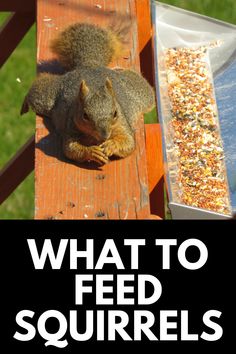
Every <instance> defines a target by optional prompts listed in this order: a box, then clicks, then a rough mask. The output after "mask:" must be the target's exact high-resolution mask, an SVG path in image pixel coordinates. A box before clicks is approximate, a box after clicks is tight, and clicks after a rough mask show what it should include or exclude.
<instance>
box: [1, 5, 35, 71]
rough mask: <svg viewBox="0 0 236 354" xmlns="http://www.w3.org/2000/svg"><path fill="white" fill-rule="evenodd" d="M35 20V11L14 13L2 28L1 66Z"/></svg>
mask: <svg viewBox="0 0 236 354" xmlns="http://www.w3.org/2000/svg"><path fill="white" fill-rule="evenodd" d="M34 21H35V13H34V12H22V13H18V12H17V13H13V14H11V15H10V16H9V18H8V19H7V20H6V22H5V23H4V24H3V26H2V27H1V28H0V48H1V51H0V67H1V66H2V65H3V64H4V63H5V61H6V60H7V59H8V57H9V56H10V55H11V53H12V52H13V51H14V49H15V48H16V46H17V45H18V44H19V42H20V41H21V40H22V38H23V37H24V35H25V34H26V33H27V31H28V30H29V29H30V27H31V26H32V25H33V23H34Z"/></svg>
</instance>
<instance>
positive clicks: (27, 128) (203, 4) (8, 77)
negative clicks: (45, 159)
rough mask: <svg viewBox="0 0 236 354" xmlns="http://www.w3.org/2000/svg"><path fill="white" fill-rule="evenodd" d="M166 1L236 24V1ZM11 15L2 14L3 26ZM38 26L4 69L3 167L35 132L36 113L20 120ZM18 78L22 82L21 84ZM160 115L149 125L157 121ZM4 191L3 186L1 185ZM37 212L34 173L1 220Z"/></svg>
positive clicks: (0, 209)
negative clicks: (35, 209)
mask: <svg viewBox="0 0 236 354" xmlns="http://www.w3.org/2000/svg"><path fill="white" fill-rule="evenodd" d="M162 2H164V3H167V4H170V5H174V6H177V7H182V8H184V9H187V10H190V11H195V12H198V13H200V14H203V15H207V16H210V17H215V18H217V19H220V20H223V21H227V22H231V23H233V24H236V1H235V0H224V1H223V0H163V1H162ZM6 16H7V14H3V13H1V14H0V26H1V24H2V23H3V21H4V20H5V19H6ZM35 51H36V48H35V26H34V27H33V28H32V29H31V30H30V31H29V32H28V34H27V35H26V36H25V38H24V39H23V40H22V42H21V43H20V45H19V46H18V48H17V49H16V50H15V52H14V53H13V54H12V56H11V57H10V59H9V60H8V61H7V63H6V64H5V65H4V66H3V67H2V68H1V70H0V137H1V139H0V151H1V153H0V168H2V167H3V166H4V164H5V163H6V162H7V161H8V160H9V159H10V158H11V157H12V156H13V155H14V153H15V152H16V151H17V150H18V149H19V148H20V146H21V145H22V144H24V142H25V141H26V140H27V139H28V138H29V137H30V136H31V135H32V134H33V133H34V127H35V118H34V114H32V113H31V114H27V115H26V116H25V117H20V115H19V111H20V108H21V103H22V101H23V98H24V96H25V94H26V93H27V90H28V89H29V87H30V85H31V82H32V80H33V78H34V77H35V67H36V64H35ZM17 78H19V79H20V80H21V82H20V83H19V82H18V81H17ZM156 119H157V118H156V112H155V110H153V111H152V112H151V113H149V114H147V115H145V122H146V123H152V122H155V121H156ZM0 188H1V186H0ZM33 210H34V176H33V173H32V174H31V175H30V176H29V177H28V178H27V179H26V180H25V181H24V182H23V183H22V184H21V185H20V186H19V187H18V188H17V189H16V190H15V192H14V193H12V195H11V196H10V197H9V198H8V199H7V200H6V201H5V202H4V203H3V204H2V205H1V206H0V219H30V218H32V217H33Z"/></svg>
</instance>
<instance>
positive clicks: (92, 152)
mask: <svg viewBox="0 0 236 354" xmlns="http://www.w3.org/2000/svg"><path fill="white" fill-rule="evenodd" d="M88 160H93V161H96V162H97V163H99V164H101V165H103V164H106V163H108V161H109V159H108V156H107V155H106V154H105V153H104V151H103V148H101V147H100V146H90V147H89V149H88Z"/></svg>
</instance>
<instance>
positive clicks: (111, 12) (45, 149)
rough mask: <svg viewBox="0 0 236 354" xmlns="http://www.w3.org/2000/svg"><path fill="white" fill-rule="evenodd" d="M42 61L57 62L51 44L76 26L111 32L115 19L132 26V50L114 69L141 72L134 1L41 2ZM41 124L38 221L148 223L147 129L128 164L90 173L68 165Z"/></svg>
mask: <svg viewBox="0 0 236 354" xmlns="http://www.w3.org/2000/svg"><path fill="white" fill-rule="evenodd" d="M37 4H38V8H37V14H38V18H37V25H38V26H37V27H38V61H45V60H50V59H53V56H52V53H51V52H50V51H49V45H48V44H49V42H50V40H51V39H52V38H53V37H54V36H55V35H56V34H57V33H58V31H59V30H61V29H63V28H65V27H66V26H68V25H69V24H71V23H74V22H85V21H86V22H89V23H97V24H99V25H101V26H106V25H107V24H108V23H109V22H110V21H111V17H112V16H114V17H115V18H117V19H119V20H120V19H121V20H127V19H128V21H130V24H131V30H130V46H129V47H128V48H127V54H126V55H125V56H124V57H123V58H121V59H120V60H119V61H117V62H116V63H113V64H114V65H119V66H121V67H132V68H135V69H139V55H138V46H137V23H136V7H135V1H133V0H119V1H105V0H96V1H93V0H90V1H85V0H64V1H63V2H61V3H59V2H56V1H55V2H52V1H51V0H38V3H37ZM49 130H50V128H47V127H46V126H45V125H44V122H43V119H42V118H41V117H37V119H36V143H37V149H36V165H35V175H36V183H35V193H36V195H35V207H36V209H35V218H36V219H45V218H48V219H109V218H110V219H133V218H138V219H146V218H149V215H150V207H149V194H148V178H147V170H146V151H145V136H144V124H143V120H142V119H141V118H140V120H139V124H138V125H137V131H136V141H137V147H136V151H135V152H134V153H133V154H132V155H131V156H130V157H128V158H125V159H123V160H119V161H113V162H111V163H109V164H108V165H106V166H104V167H102V168H98V169H97V170H95V169H90V167H89V165H87V166H83V167H81V166H80V167H79V166H78V165H76V164H72V163H70V162H69V161H67V160H65V158H64V157H63V155H62V151H61V144H60V139H59V137H58V136H57V135H56V134H55V133H54V132H53V130H52V129H51V131H49Z"/></svg>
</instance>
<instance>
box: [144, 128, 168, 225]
mask: <svg viewBox="0 0 236 354" xmlns="http://www.w3.org/2000/svg"><path fill="white" fill-rule="evenodd" d="M145 135H146V154H147V168H148V185H149V194H150V207H151V213H152V214H155V215H158V216H160V217H161V218H164V215H165V209H164V165H163V158H162V156H163V155H162V140H161V127H160V124H157V123H155V124H146V125H145Z"/></svg>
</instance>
